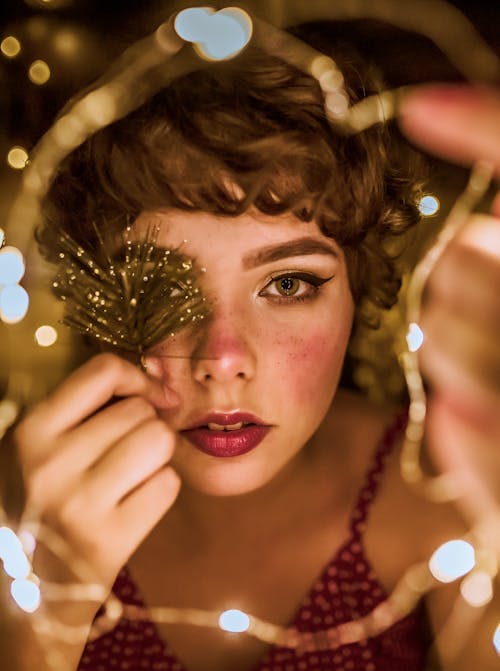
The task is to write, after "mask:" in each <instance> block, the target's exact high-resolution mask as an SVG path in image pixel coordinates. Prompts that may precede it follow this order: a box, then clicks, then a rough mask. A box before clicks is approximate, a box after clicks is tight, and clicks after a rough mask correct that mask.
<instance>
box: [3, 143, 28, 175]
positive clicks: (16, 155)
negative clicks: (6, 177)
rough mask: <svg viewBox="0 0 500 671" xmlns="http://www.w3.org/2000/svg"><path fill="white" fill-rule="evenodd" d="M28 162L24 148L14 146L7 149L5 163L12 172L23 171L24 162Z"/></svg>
mask: <svg viewBox="0 0 500 671" xmlns="http://www.w3.org/2000/svg"><path fill="white" fill-rule="evenodd" d="M27 160H28V152H27V151H26V149H25V148H24V147H20V146H18V145H16V146H15V147H12V149H9V152H8V154H7V163H8V165H9V166H10V167H11V168H14V170H23V169H24V168H25V167H26V161H27Z"/></svg>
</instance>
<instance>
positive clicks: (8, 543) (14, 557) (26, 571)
mask: <svg viewBox="0 0 500 671" xmlns="http://www.w3.org/2000/svg"><path fill="white" fill-rule="evenodd" d="M0 559H1V560H2V562H3V569H4V571H5V573H6V574H7V575H8V576H10V577H11V578H13V582H12V584H11V587H10V592H11V595H12V597H13V599H14V600H15V602H16V603H17V605H18V606H19V607H20V608H22V609H23V610H24V611H26V612H28V613H33V612H34V611H35V610H37V608H38V607H39V605H40V602H41V597H40V589H39V587H38V578H37V577H36V576H35V575H34V574H33V573H32V569H31V563H30V561H29V559H28V557H27V556H26V554H25V551H24V548H23V545H22V543H21V541H20V539H19V538H18V536H17V535H16V534H15V533H14V532H13V531H12V529H10V528H9V527H5V526H4V527H0Z"/></svg>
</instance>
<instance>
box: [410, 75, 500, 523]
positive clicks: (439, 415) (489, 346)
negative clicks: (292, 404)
mask: <svg viewBox="0 0 500 671" xmlns="http://www.w3.org/2000/svg"><path fill="white" fill-rule="evenodd" d="M400 123H401V126H402V129H403V131H404V132H405V133H406V135H407V136H408V137H409V138H410V139H411V140H413V141H415V142H416V143H417V144H419V145H421V146H422V147H425V148H426V149H428V150H430V151H431V152H433V153H435V154H438V155H439V156H441V157H443V158H447V159H449V160H451V161H455V162H458V163H461V164H464V165H465V164H472V163H473V162H475V161H477V160H480V159H482V160H486V161H489V162H490V163H491V164H492V165H493V167H494V169H495V172H496V175H497V176H498V175H500V92H498V91H492V90H487V89H484V88H474V87H471V86H438V85H435V86H428V87H422V89H421V90H420V91H417V92H415V93H414V94H412V95H411V96H409V98H408V99H407V101H406V102H405V104H404V105H403V109H402V117H401V120H400ZM492 213H493V215H494V216H497V217H500V198H498V197H497V198H496V200H495V202H494V205H493V212H492ZM494 216H493V217H484V216H483V217H472V218H471V223H470V225H469V226H468V227H467V228H466V229H465V230H464V232H463V233H462V234H461V235H460V237H459V239H458V240H456V241H454V242H453V243H452V244H451V245H450V246H449V248H448V249H447V250H446V252H445V254H444V255H443V258H442V259H441V260H440V261H439V262H438V264H437V266H436V269H435V271H434V272H433V274H432V275H431V278H430V280H429V285H428V300H427V301H426V305H425V309H424V312H423V320H422V328H423V331H424V334H425V338H426V339H425V344H424V346H423V347H422V354H421V363H422V369H423V372H424V373H425V377H426V379H427V380H428V381H429V384H430V389H431V395H430V403H429V421H428V425H427V427H428V437H429V445H430V447H431V450H432V452H433V455H434V456H435V458H436V460H437V461H438V465H439V466H441V467H442V468H443V469H445V470H447V471H453V472H454V473H456V474H457V476H458V477H459V479H460V482H461V492H462V497H461V502H462V503H463V504H464V511H465V512H466V513H467V514H468V515H470V516H472V518H473V519H474V521H478V520H480V519H481V518H482V517H483V516H484V515H487V514H488V512H491V511H492V510H494V509H495V508H496V507H497V506H498V505H500V219H495V218H494Z"/></svg>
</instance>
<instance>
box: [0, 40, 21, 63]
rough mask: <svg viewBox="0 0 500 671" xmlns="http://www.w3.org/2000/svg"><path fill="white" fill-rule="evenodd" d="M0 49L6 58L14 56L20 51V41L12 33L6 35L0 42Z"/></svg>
mask: <svg viewBox="0 0 500 671" xmlns="http://www.w3.org/2000/svg"><path fill="white" fill-rule="evenodd" d="M0 51H1V52H2V54H3V55H4V56H7V58H15V57H16V56H17V55H18V54H19V52H20V51H21V42H19V40H18V39H17V37H14V35H8V37H5V38H4V39H3V40H2V41H1V42H0Z"/></svg>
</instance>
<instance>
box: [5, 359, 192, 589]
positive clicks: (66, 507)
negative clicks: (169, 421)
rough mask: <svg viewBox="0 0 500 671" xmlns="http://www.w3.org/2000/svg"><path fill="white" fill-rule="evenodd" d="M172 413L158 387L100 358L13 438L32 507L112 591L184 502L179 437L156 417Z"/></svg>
mask: <svg viewBox="0 0 500 671" xmlns="http://www.w3.org/2000/svg"><path fill="white" fill-rule="evenodd" d="M113 397H118V400H117V401H116V402H114V403H113V404H111V405H107V406H106V407H104V408H103V406H104V405H105V404H106V403H108V402H109V401H110V400H111V399H112V398H113ZM168 406H169V402H167V399H166V397H165V393H164V390H163V389H162V388H161V387H160V385H159V384H158V383H157V382H156V381H154V380H152V379H150V378H149V377H147V376H146V375H145V374H144V373H143V372H142V371H141V370H139V369H138V368H137V367H135V366H134V365H132V364H131V363H129V362H127V361H124V360H123V359H120V358H118V357H116V356H114V355H112V354H101V355H99V356H96V357H94V358H93V359H91V360H90V361H88V362H87V363H86V364H84V365H83V366H82V367H81V368H80V369H78V370H77V371H75V372H74V373H73V374H72V375H71V376H70V377H69V378H68V379H67V380H66V381H65V382H64V383H63V384H62V385H61V386H60V387H59V388H58V389H57V390H56V391H55V392H54V393H53V394H52V395H51V396H50V397H48V398H47V399H46V400H45V401H43V402H42V403H40V404H39V405H38V406H37V407H35V408H34V410H33V411H32V412H31V413H30V414H29V415H28V416H27V417H26V418H25V419H24V421H23V422H22V423H21V424H20V425H19V426H18V428H17V429H16V432H15V434H14V440H15V441H16V444H17V446H18V449H19V453H20V458H21V462H22V466H23V473H24V477H25V483H26V491H27V499H28V504H29V505H31V506H33V507H34V508H35V510H37V511H38V512H39V513H40V515H41V517H42V520H43V521H44V523H46V524H48V525H49V526H51V527H52V528H54V530H56V531H57V532H58V533H59V534H61V536H62V537H63V538H64V539H65V540H66V542H67V543H69V545H70V546H71V548H72V550H73V552H74V554H75V557H79V558H80V559H83V560H84V561H85V562H86V563H87V564H88V567H89V569H90V571H91V573H92V574H93V575H94V581H97V582H99V583H101V584H102V585H104V586H105V587H106V588H110V587H111V585H112V583H113V581H114V578H115V577H116V575H117V573H118V571H119V570H120V568H121V567H122V566H123V565H124V564H125V563H126V561H127V560H128V559H129V557H130V556H131V554H132V553H133V552H134V550H135V549H136V548H137V546H138V545H139V544H140V543H141V541H142V540H143V539H144V538H145V536H146V535H147V534H148V533H149V531H150V530H151V529H152V528H153V527H154V526H155V525H156V523H157V522H158V521H159V520H160V518H161V517H162V516H163V515H164V514H165V512H166V511H167V510H168V509H169V508H170V506H171V505H172V503H173V502H174V500H175V498H176V496H177V494H178V491H179V486H180V481H179V477H178V476H177V474H176V473H175V471H174V470H173V469H172V468H171V467H170V466H169V465H168V463H169V460H170V458H171V456H172V453H173V450H174V445H175V434H174V432H173V431H171V430H170V429H169V428H168V427H167V426H166V425H165V423H164V422H163V421H161V420H159V419H158V417H157V414H156V408H166V407H168ZM35 562H36V555H35ZM35 570H37V571H39V572H40V573H41V577H42V579H43V577H44V575H43V572H44V566H39V567H37V566H36V563H35ZM73 580H74V579H73Z"/></svg>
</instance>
